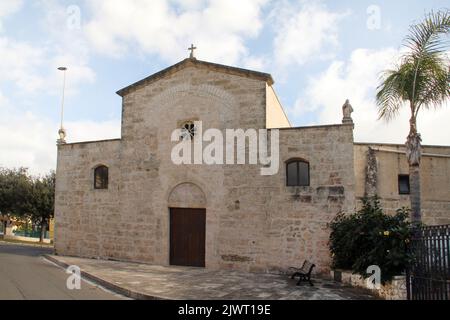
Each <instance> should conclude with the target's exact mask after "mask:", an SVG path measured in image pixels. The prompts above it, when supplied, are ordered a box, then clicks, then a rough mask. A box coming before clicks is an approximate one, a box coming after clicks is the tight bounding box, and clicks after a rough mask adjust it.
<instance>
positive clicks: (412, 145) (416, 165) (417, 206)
mask: <svg viewBox="0 0 450 320" xmlns="http://www.w3.org/2000/svg"><path fill="white" fill-rule="evenodd" d="M414 109H415V108H413V106H411V111H413V110H414ZM409 123H410V131H409V135H408V138H407V140H406V157H407V160H408V164H409V182H410V201H411V222H412V223H413V224H414V225H415V226H418V225H420V224H421V223H422V214H421V203H420V160H421V156H422V152H421V141H422V139H421V137H420V134H419V133H417V125H416V117H415V116H414V112H412V116H411V119H410V121H409Z"/></svg>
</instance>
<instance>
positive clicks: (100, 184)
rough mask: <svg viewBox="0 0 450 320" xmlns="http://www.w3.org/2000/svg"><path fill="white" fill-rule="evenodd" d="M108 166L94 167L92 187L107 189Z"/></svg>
mask: <svg viewBox="0 0 450 320" xmlns="http://www.w3.org/2000/svg"><path fill="white" fill-rule="evenodd" d="M108 180H109V177H108V167H107V166H104V165H101V166H98V167H96V168H95V169H94V189H108Z"/></svg>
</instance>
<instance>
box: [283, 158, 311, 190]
mask: <svg viewBox="0 0 450 320" xmlns="http://www.w3.org/2000/svg"><path fill="white" fill-rule="evenodd" d="M286 184H287V186H289V187H307V186H309V162H307V161H305V160H298V159H293V160H289V161H288V162H286Z"/></svg>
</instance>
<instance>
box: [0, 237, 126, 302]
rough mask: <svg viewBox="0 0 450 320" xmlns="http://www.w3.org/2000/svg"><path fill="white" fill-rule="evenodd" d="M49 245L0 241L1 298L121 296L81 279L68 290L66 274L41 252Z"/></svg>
mask: <svg viewBox="0 0 450 320" xmlns="http://www.w3.org/2000/svg"><path fill="white" fill-rule="evenodd" d="M49 253H52V250H51V249H50V248H41V247H34V246H22V245H12V244H5V243H2V242H0V300H118V299H123V297H121V296H119V295H116V294H114V293H112V292H109V291H106V290H104V289H102V288H101V287H99V286H96V285H95V284H92V283H88V282H86V281H82V282H81V289H80V290H69V289H67V287H66V281H67V278H68V276H69V274H66V273H65V270H64V269H62V268H60V267H58V266H56V265H54V264H52V263H51V262H48V261H47V260H45V259H44V258H43V257H42V255H43V254H49Z"/></svg>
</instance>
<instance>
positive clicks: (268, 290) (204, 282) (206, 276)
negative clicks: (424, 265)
mask: <svg viewBox="0 0 450 320" xmlns="http://www.w3.org/2000/svg"><path fill="white" fill-rule="evenodd" d="M46 258H47V259H48V260H50V261H53V262H54V263H57V264H59V265H60V266H63V267H67V266H69V265H76V266H78V267H80V269H81V270H82V272H83V276H84V277H87V278H89V279H90V280H93V281H96V282H98V283H99V284H100V285H103V286H105V287H106V288H108V289H110V290H113V291H116V292H118V293H121V294H124V295H127V296H129V297H132V298H137V299H167V300H224V299H226V300H372V299H376V298H375V297H374V296H373V295H371V294H370V293H368V292H367V291H366V290H362V289H359V288H352V287H348V286H345V285H343V284H341V283H336V282H334V281H331V280H326V279H314V287H311V286H309V284H307V283H305V284H302V285H301V286H296V281H295V280H291V279H290V278H289V277H288V276H283V275H273V274H255V273H246V272H239V271H225V270H221V271H213V270H207V269H202V268H189V267H176V266H154V265H146V264H138V263H128V262H117V261H105V260H93V259H82V258H73V257H61V256H54V255H51V256H46Z"/></svg>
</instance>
